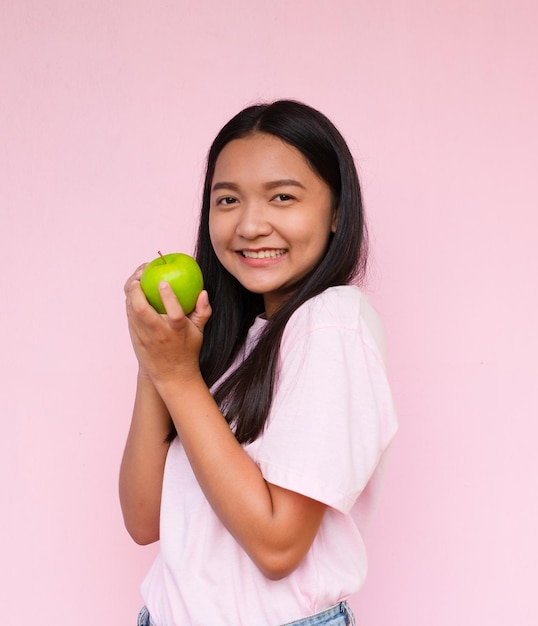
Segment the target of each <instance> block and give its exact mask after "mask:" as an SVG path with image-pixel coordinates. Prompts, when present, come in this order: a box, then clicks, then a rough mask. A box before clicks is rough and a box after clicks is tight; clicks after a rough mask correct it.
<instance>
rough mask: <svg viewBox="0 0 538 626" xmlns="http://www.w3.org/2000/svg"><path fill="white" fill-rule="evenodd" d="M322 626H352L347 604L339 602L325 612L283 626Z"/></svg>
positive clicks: (353, 619)
mask: <svg viewBox="0 0 538 626" xmlns="http://www.w3.org/2000/svg"><path fill="white" fill-rule="evenodd" d="M324 624H327V626H354V625H355V618H354V617H353V612H352V611H351V608H350V606H349V604H348V603H347V602H346V601H344V602H339V603H338V604H335V606H331V607H330V608H329V609H325V611H321V612H320V613H316V614H315V615H310V616H309V617H304V618H302V619H298V620H295V621H294V622H288V623H287V624H284V625H283V626H323V625H324Z"/></svg>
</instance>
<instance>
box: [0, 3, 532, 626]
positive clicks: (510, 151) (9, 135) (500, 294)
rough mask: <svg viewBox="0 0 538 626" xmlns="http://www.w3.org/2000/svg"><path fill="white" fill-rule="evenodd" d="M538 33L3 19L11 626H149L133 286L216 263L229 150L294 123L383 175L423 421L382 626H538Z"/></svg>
mask: <svg viewBox="0 0 538 626" xmlns="http://www.w3.org/2000/svg"><path fill="white" fill-rule="evenodd" d="M536 6H537V5H536V3H535V2H534V1H532V0H465V1H462V0H439V1H436V2H432V1H431V0H402V1H389V0H376V1H375V2H371V1H370V2H367V1H366V0H359V1H357V0H330V1H329V0H327V1H322V0H273V1H272V2H268V1H266V0H224V1H217V0H213V1H212V2H203V1H200V2H185V1H184V2H178V1H175V2H174V1H165V0H133V1H130V2H128V1H127V0H126V1H124V2H121V1H117V2H110V1H108V0H106V1H105V0H93V1H92V2H65V0H3V1H2V2H0V85H1V96H0V177H1V178H0V202H1V217H2V220H1V228H0V255H1V262H2V265H1V267H2V272H1V274H0V286H1V293H2V303H1V307H0V311H1V316H2V328H1V334H0V359H1V365H0V374H1V385H2V391H1V405H0V408H1V435H2V442H3V451H2V454H1V455H0V476H1V493H0V497H1V501H2V514H1V516H0V525H1V531H2V532H1V538H2V556H1V564H2V567H1V568H0V597H1V599H2V604H1V606H0V614H1V615H2V620H3V622H5V623H16V624H20V625H22V626H27V625H28V626H30V624H38V623H39V624H42V625H44V626H53V625H54V626H57V625H61V626H64V625H65V626H68V625H69V626H71V625H76V626H90V625H93V624H95V623H102V624H107V625H108V624H115V625H118V626H123V625H125V626H129V625H132V626H134V623H135V616H136V613H137V611H138V609H139V606H140V603H141V601H140V597H139V592H138V586H139V583H140V581H141V579H142V577H143V575H144V573H145V571H146V569H147V567H148V564H149V563H150V561H151V560H152V558H153V555H154V552H155V548H154V547H147V548H140V547H137V546H135V545H134V544H133V543H132V542H131V540H130V539H129V537H128V536H127V534H126V532H125V530H124V528H123V523H122V519H121V514H120V508H119V504H118V498H117V474H118V466H119V462H120V457H121V453H122V448H123V443H124V439H125V436H126V432H127V427H128V423H129V418H130V410H131V403H132V395H133V383H134V374H135V370H136V366H135V360H134V356H133V355H132V352H131V348H130V343H129V339H128V335H127V330H126V324H125V320H124V311H123V293H122V287H123V282H124V280H125V278H126V277H127V276H128V274H129V273H130V271H131V270H132V269H133V268H134V267H135V266H136V265H138V264H139V263H140V262H142V261H144V260H150V259H151V258H153V257H154V256H155V255H156V252H157V249H161V250H163V252H165V251H166V252H171V251H174V250H182V251H186V252H189V251H191V250H192V241H193V233H194V229H195V222H196V214H197V210H198V203H199V196H200V182H201V173H202V169H203V161H204V157H205V153H206V150H207V148H208V146H209V143H210V141H211V139H212V138H213V136H214V134H215V133H216V131H217V130H218V129H219V128H220V126H221V125H222V124H223V123H224V122H225V121H227V119H228V118H229V117H230V116H231V115H232V114H234V113H235V112H236V111H237V110H239V109H240V108H242V107H243V106H245V105H246V104H248V103H250V102H252V101H254V100H257V99H259V98H266V99H271V98H276V97H293V98H297V99H301V100H304V101H306V102H308V103H310V104H312V105H313V106H315V107H318V108H320V109H321V110H322V111H324V112H325V113H326V114H327V115H328V116H329V117H330V118H331V119H333V121H334V122H335V123H336V124H337V125H338V126H339V127H340V129H341V130H342V132H343V134H344V135H345V136H346V138H347V139H348V141H349V144H350V146H351V148H352V150H353V152H354V154H355V156H356V159H357V163H358V166H359V169H360V173H361V176H362V180H363V184H364V191H365V198H366V204H367V209H368V213H369V220H370V228H371V232H372V239H373V249H374V254H373V257H372V264H371V273H370V282H369V290H370V291H371V293H372V298H373V301H374V302H375V304H376V305H377V307H378V309H379V310H380V312H381V314H382V317H383V319H384V322H385V327H386V333H387V337H388V343H389V347H390V364H391V365H390V371H391V378H392V382H393V387H394V395H395V400H396V403H397V406H398V411H399V416H400V422H401V430H400V433H399V435H398V438H397V440H396V442H395V445H394V448H393V450H392V458H391V464H390V468H389V473H388V477H387V482H386V488H385V491H384V494H383V498H382V501H381V504H380V507H379V510H378V515H377V518H376V522H375V524H374V525H373V526H372V529H371V532H370V534H369V536H368V537H367V542H368V545H369V550H370V561H371V566H370V574H369V578H368V581H367V583H366V585H365V587H364V588H363V590H362V592H361V593H360V594H359V595H358V596H357V597H356V598H354V599H353V607H354V608H355V610H356V612H357V615H358V623H359V624H360V625H361V626H389V625H390V626H392V625H395V624H399V625H405V626H430V625H431V624H435V625H436V626H449V625H450V626H453V625H454V624H458V625H469V626H471V625H473V626H474V625H476V624H479V625H481V624H488V626H500V625H503V626H505V625H506V624H517V625H518V626H531V625H535V624H537V623H538V608H537V603H536V591H535V587H536V580H537V576H538V572H537V569H538V548H537V543H538V542H537V539H536V532H537V531H536V529H537V527H538V505H537V501H538V471H537V469H538V468H537V464H536V454H535V447H536V446H535V441H536V437H537V435H538V421H537V418H538V401H537V395H536V387H537V384H538V368H537V357H536V355H537V353H538V339H537V337H538V334H537V332H536V309H537V305H538V296H537V286H536V285H537V275H538V252H537V244H538V236H537V233H538V202H537V200H538V192H537V184H536V169H537V164H538V162H537V153H538V124H537V111H538V97H537V79H538V55H537V54H536V50H537V49H536V39H535V37H536V23H537V20H538V9H537V8H536ZM193 575H195V573H194V572H193ZM222 575H223V576H226V572H225V571H223V572H222ZM208 626H209V625H208Z"/></svg>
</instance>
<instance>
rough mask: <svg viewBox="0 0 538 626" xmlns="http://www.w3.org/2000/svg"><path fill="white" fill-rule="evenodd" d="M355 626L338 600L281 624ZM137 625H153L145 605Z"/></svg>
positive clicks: (346, 605)
mask: <svg viewBox="0 0 538 626" xmlns="http://www.w3.org/2000/svg"><path fill="white" fill-rule="evenodd" d="M324 624H326V625H327V626H355V618H354V617H353V613H352V611H351V609H350V607H349V604H348V603H347V602H345V601H344V602H339V603H338V604H336V605H335V606H331V607H330V608H328V609H326V610H325V611H321V612H320V613H316V614H315V615H310V616H309V617H304V618H302V619H299V620H295V621H294V622H288V623H287V624H284V625H283V626H323V625H324ZM138 626H154V623H153V620H152V619H151V616H150V614H149V611H148V610H147V608H146V607H143V608H142V610H141V611H140V614H139V616H138Z"/></svg>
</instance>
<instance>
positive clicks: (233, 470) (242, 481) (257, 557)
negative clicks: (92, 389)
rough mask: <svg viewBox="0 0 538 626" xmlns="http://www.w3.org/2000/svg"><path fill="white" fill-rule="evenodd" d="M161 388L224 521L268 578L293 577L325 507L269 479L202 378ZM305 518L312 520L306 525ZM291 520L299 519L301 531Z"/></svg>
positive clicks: (198, 474)
mask: <svg viewBox="0 0 538 626" xmlns="http://www.w3.org/2000/svg"><path fill="white" fill-rule="evenodd" d="M157 388H158V389H159V393H160V394H161V395H162V397H163V399H164V400H165V401H166V404H167V406H168V409H169V411H170V414H171V415H172V418H173V421H174V424H175V426H176V429H177V431H178V434H179V437H180V440H181V442H182V445H183V447H184V449H185V452H186V454H187V456H188V458H189V461H190V464H191V467H192V469H193V471H194V473H195V475H196V478H197V480H198V483H199V485H200V487H201V489H202V491H203V492H204V494H205V496H206V498H207V500H208V501H209V503H210V504H211V506H212V508H213V510H214V511H215V513H216V514H217V515H218V517H219V518H220V520H221V521H222V523H223V524H224V525H225V526H226V528H227V529H228V530H229V532H230V533H231V534H232V535H233V536H234V537H235V538H236V540H237V541H238V542H239V543H240V544H241V545H242V546H243V548H244V549H245V551H246V552H247V553H248V554H249V555H250V557H251V558H252V559H253V561H254V562H255V563H256V564H257V565H258V567H259V568H260V569H261V570H262V571H263V572H264V574H265V575H266V576H269V577H271V578H279V577H281V576H282V575H286V574H287V573H289V571H291V570H292V569H294V568H295V567H296V566H297V565H298V563H299V562H300V560H301V559H302V557H303V556H304V554H305V553H306V551H307V549H308V548H309V546H310V544H311V541H312V540H313V537H314V535H315V532H316V531H317V528H318V526H319V523H320V521H321V517H322V516H323V512H324V509H325V507H324V506H323V505H320V503H315V502H314V501H312V500H309V499H307V498H304V497H303V496H298V494H291V495H292V496H293V497H289V495H290V492H286V494H285V493H284V492H285V490H282V489H279V488H277V487H275V486H274V485H271V484H269V483H267V482H266V481H265V480H264V478H263V476H262V474H261V472H260V470H259V468H258V466H257V465H256V463H255V462H254V461H253V460H252V459H251V458H250V457H249V455H248V454H247V453H246V452H245V450H244V449H243V447H242V446H241V445H240V444H239V443H238V442H237V440H236V438H235V436H234V435H233V433H232V431H231V429H230V427H229V426H228V424H227V422H226V421H225V419H224V417H223V416H222V414H221V412H220V410H219V408H218V406H217V405H216V404H215V402H214V400H213V398H212V396H211V394H210V393H209V391H208V389H207V387H206V385H205V383H204V381H203V380H202V378H201V376H200V377H195V378H194V380H191V381H190V382H189V384H188V385H182V386H181V387H179V386H178V385H177V384H176V385H174V384H173V383H167V384H160V385H159V384H158V383H157ZM182 389H184V390H185V391H184V392H182ZM284 496H285V497H284ZM312 506H313V507H314V510H312V508H309V509H308V513H309V514H308V515H305V513H306V507H312ZM310 512H312V514H311V515H310ZM304 517H308V518H309V519H310V520H311V522H310V521H307V522H306V524H305V523H304ZM290 518H291V519H293V518H295V520H296V521H297V525H296V526H295V527H294V523H290ZM300 519H303V522H302V523H301V524H300V525H299V523H298V522H299V520H300Z"/></svg>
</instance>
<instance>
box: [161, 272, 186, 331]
mask: <svg viewBox="0 0 538 626" xmlns="http://www.w3.org/2000/svg"><path fill="white" fill-rule="evenodd" d="M159 295H160V296H161V300H162V303H163V305H164V308H165V310H166V315H167V316H168V318H169V320H170V321H171V322H174V321H182V320H183V319H185V313H184V312H183V308H182V307H181V304H180V303H179V300H178V299H177V296H176V294H175V293H174V291H173V290H172V287H170V284H169V283H167V282H165V281H164V280H163V281H161V282H160V283H159Z"/></svg>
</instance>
